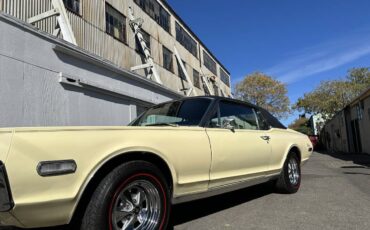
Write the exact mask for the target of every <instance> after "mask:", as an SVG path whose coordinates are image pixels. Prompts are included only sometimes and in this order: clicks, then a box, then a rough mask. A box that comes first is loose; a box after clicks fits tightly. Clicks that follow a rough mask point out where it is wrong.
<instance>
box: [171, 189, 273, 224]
mask: <svg viewBox="0 0 370 230" xmlns="http://www.w3.org/2000/svg"><path fill="white" fill-rule="evenodd" d="M274 192H275V189H274V184H273V183H272V182H267V183H264V184H260V185H256V186H253V187H249V188H245V189H242V190H238V191H235V192H229V193H226V194H222V195H218V196H214V197H210V198H206V199H201V200H196V201H191V202H187V203H183V204H178V205H174V206H173V208H172V214H171V221H170V227H169V228H168V229H174V226H176V225H181V224H183V223H186V222H189V221H192V220H195V219H199V218H202V217H205V216H208V215H211V214H214V213H217V212H220V211H222V210H225V209H228V208H232V207H235V206H238V205H241V204H243V203H246V202H249V201H251V200H255V199H258V198H260V197H263V196H266V195H268V194H271V193H274Z"/></svg>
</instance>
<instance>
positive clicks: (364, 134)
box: [353, 96, 370, 154]
mask: <svg viewBox="0 0 370 230" xmlns="http://www.w3.org/2000/svg"><path fill="white" fill-rule="evenodd" d="M363 106H364V108H363V109H362V118H361V119H360V120H359V127H360V135H361V145H362V151H363V152H365V153H369V154H370V96H369V97H367V98H365V99H364V100H363ZM353 108H355V107H353ZM353 110H354V109H353Z"/></svg>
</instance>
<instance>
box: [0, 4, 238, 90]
mask: <svg viewBox="0 0 370 230" xmlns="http://www.w3.org/2000/svg"><path fill="white" fill-rule="evenodd" d="M105 2H107V3H109V4H110V5H111V6H112V7H114V8H115V9H116V10H118V11H119V12H121V13H122V14H123V15H124V16H126V27H127V29H126V36H127V44H125V43H122V42H121V41H118V40H117V39H114V38H113V37H112V36H110V35H108V34H107V33H106V32H105V31H106V28H105ZM158 2H159V3H160V4H161V5H162V7H164V8H165V9H166V10H167V11H168V12H169V13H170V12H171V9H168V7H167V4H163V3H162V2H161V1H158ZM129 6H131V7H132V8H133V10H134V14H135V17H136V18H142V19H143V20H144V23H143V25H142V29H143V30H144V31H145V32H147V33H148V34H150V43H151V54H152V57H153V59H154V62H155V63H156V64H157V69H158V72H159V75H160V77H161V80H162V82H163V83H164V85H165V86H167V87H169V88H171V89H173V90H176V91H179V90H180V89H182V88H184V87H185V88H188V83H187V82H186V81H184V80H182V79H180V77H179V73H178V66H177V62H176V59H175V56H174V55H173V62H174V63H173V70H174V71H173V72H170V71H168V70H166V69H164V68H163V67H162V66H163V49H162V46H165V47H166V48H168V49H170V50H171V51H172V53H174V46H176V48H177V50H178V51H179V53H180V56H181V58H182V59H183V61H185V63H186V69H187V73H188V75H189V77H190V78H191V79H193V69H195V70H197V71H198V72H200V73H201V72H203V73H204V74H205V75H206V76H213V75H214V74H213V73H212V72H211V71H210V70H208V69H207V67H205V66H204V65H203V50H205V47H203V45H202V44H201V42H199V40H197V39H196V38H195V37H194V36H192V34H191V33H190V31H187V32H188V33H189V35H190V36H191V37H192V38H193V39H194V40H196V41H197V43H198V50H199V51H198V58H196V57H194V56H193V55H192V54H191V53H190V52H189V51H188V50H187V49H185V48H184V47H183V46H182V45H181V44H180V43H179V42H178V41H177V40H176V30H175V28H176V22H177V23H179V24H180V25H181V24H182V23H181V21H180V19H179V18H177V17H176V16H174V15H171V21H170V22H171V31H170V33H168V32H167V31H165V30H164V29H163V28H162V27H161V26H159V25H158V24H157V23H156V22H155V21H154V20H153V19H152V18H151V17H150V16H149V15H148V14H146V13H145V12H144V11H143V10H142V9H141V8H140V7H139V6H138V5H137V4H136V3H135V2H134V0H125V1H122V0H81V8H80V15H77V14H74V13H72V12H68V16H69V19H70V21H71V24H72V28H73V31H74V34H75V37H76V39H77V44H78V46H80V47H81V48H83V49H86V50H88V51H90V52H92V53H94V54H96V55H99V56H101V57H103V58H106V59H107V60H110V61H112V62H113V63H115V64H116V65H118V66H119V67H122V68H125V69H130V68H131V67H133V66H136V65H140V64H142V63H143V60H142V56H141V55H140V54H139V53H138V52H137V51H136V50H135V47H136V45H135V43H136V42H135V36H134V33H133V31H132V30H131V28H130V26H129V20H128V19H127V16H128V8H129ZM0 7H2V8H0V10H2V11H4V12H6V13H8V14H11V15H13V16H15V17H18V18H20V19H22V20H26V19H27V18H29V17H32V16H34V15H37V14H39V13H41V12H45V11H46V10H49V9H51V5H50V0H0ZM55 23H56V22H55V18H50V19H47V20H44V21H42V22H39V23H37V24H36V26H37V27H38V28H40V29H42V30H44V31H46V32H49V33H52V31H53V29H54V27H55ZM183 28H184V29H185V30H187V29H186V27H185V26H184V27H183ZM208 53H209V52H208ZM209 54H210V55H211V57H212V58H213V59H214V57H213V56H212V54H211V53H209ZM214 60H215V61H216V63H217V76H216V82H217V84H218V85H219V87H220V89H221V90H222V92H223V94H224V95H225V96H229V95H231V89H230V87H229V86H227V85H225V84H224V83H223V82H222V81H221V80H220V68H222V66H221V65H220V63H218V62H217V60H216V59H214ZM137 73H138V74H140V75H142V76H145V72H144V70H140V71H138V72H137ZM201 88H202V87H201ZM195 90H196V92H197V94H198V95H204V89H203V88H202V89H198V88H196V87H195Z"/></svg>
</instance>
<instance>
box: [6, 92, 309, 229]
mask: <svg viewBox="0 0 370 230" xmlns="http://www.w3.org/2000/svg"><path fill="white" fill-rule="evenodd" d="M312 151H313V148H312V144H311V142H310V140H309V138H308V137H307V136H305V135H303V134H300V133H298V132H295V131H293V130H290V129H287V128H286V127H284V126H283V125H282V124H281V123H280V122H279V121H278V120H277V119H276V118H275V117H274V116H272V115H271V114H270V113H269V112H267V111H266V110H264V109H262V108H259V107H258V106H255V105H252V104H249V103H246V102H242V101H238V100H234V99H229V98H222V97H214V96H212V97H211V96H203V97H192V98H185V99H181V100H175V101H171V102H166V103H163V104H159V105H156V106H154V107H152V108H150V109H148V110H147V111H146V112H144V113H143V114H141V115H140V116H138V118H137V119H135V120H134V121H133V122H132V123H131V124H129V125H128V126H115V127H33V128H2V129H0V225H6V226H16V227H21V228H34V227H46V226H59V225H68V224H71V223H72V222H74V221H75V220H77V221H78V222H79V227H78V228H80V229H82V230H104V229H107V230H118V229H120V230H125V229H143V230H152V229H160V230H164V229H166V228H167V225H168V222H169V216H170V210H171V205H173V204H178V203H182V202H187V201H192V200H196V199H201V198H206V197H210V196H214V195H218V194H221V193H225V192H230V191H233V190H237V189H241V188H245V187H248V186H252V185H256V184H259V183H264V182H268V181H272V183H274V184H275V186H276V189H277V190H278V191H280V192H283V193H295V192H297V191H298V189H299V187H300V185H301V165H302V164H303V163H304V162H306V161H307V160H308V159H309V157H310V155H311V153H312ZM225 202H227V201H225ZM73 229H75V228H73Z"/></svg>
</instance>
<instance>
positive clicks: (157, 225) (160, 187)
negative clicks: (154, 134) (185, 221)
mask: <svg viewBox="0 0 370 230" xmlns="http://www.w3.org/2000/svg"><path fill="white" fill-rule="evenodd" d="M170 207H171V205H170V189H169V187H168V184H167V183H166V180H165V178H164V176H163V174H162V173H161V171H160V170H159V169H158V168H157V167H156V166H154V165H153V164H151V163H148V162H145V161H132V162H128V163H125V164H122V165H120V166H118V167H117V168H115V169H114V170H113V171H112V172H110V173H109V174H108V175H107V176H106V177H105V178H104V179H103V180H102V181H101V183H100V184H99V185H98V187H97V188H96V190H95V192H94V193H93V195H92V198H91V200H90V202H89V204H88V205H87V208H86V211H85V214H84V216H83V218H82V223H81V229H82V230H102V229H107V230H116V229H147V230H165V229H166V228H167V224H168V220H169V214H170ZM124 226H126V228H125V227H124ZM132 227H133V228H132Z"/></svg>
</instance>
